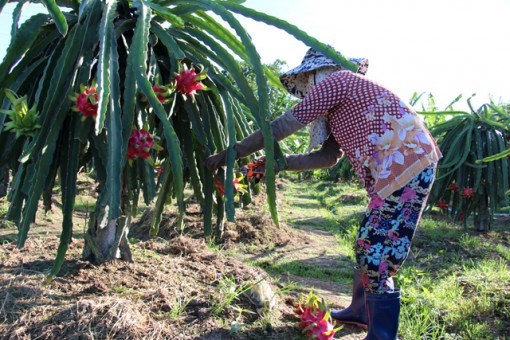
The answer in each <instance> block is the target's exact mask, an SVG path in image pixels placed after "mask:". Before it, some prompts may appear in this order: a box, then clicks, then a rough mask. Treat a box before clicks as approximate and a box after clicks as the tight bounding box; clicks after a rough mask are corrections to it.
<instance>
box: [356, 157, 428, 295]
mask: <svg viewBox="0 0 510 340" xmlns="http://www.w3.org/2000/svg"><path fill="white" fill-rule="evenodd" d="M435 170H436V166H435V165H431V166H429V167H428V168H426V169H425V170H423V171H422V172H421V173H420V174H418V175H417V176H416V177H415V178H413V179H412V180H411V181H410V182H409V183H408V184H407V185H406V186H405V187H403V188H402V189H399V190H397V191H395V192H394V193H393V194H392V195H390V196H389V197H388V198H387V199H385V200H382V199H380V198H379V197H378V196H377V195H374V196H373V197H372V200H371V201H370V204H369V205H368V209H367V211H366V213H365V217H364V218H363V221H362V222H361V226H360V229H359V231H358V234H357V239H356V245H355V253H356V260H357V264H358V267H359V269H360V271H361V276H362V279H363V285H364V286H365V290H366V291H367V292H369V293H385V292H391V291H392V290H393V282H392V279H391V277H392V276H393V275H395V274H396V273H397V271H398V269H399V268H400V266H401V265H402V263H404V261H405V259H406V258H407V255H408V253H409V248H410V246H411V241H412V239H413V236H414V232H415V230H416V226H417V225H418V222H419V220H420V217H421V214H422V212H423V209H424V208H425V204H426V203H427V198H428V195H429V192H430V188H431V187H432V183H433V182H434V178H435Z"/></svg>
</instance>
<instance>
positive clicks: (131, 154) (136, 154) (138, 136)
mask: <svg viewBox="0 0 510 340" xmlns="http://www.w3.org/2000/svg"><path fill="white" fill-rule="evenodd" d="M154 145H155V144H154V139H153V138H152V136H151V135H150V134H149V133H148V132H147V131H145V130H144V129H140V130H137V129H132V130H131V137H129V141H128V150H127V154H128V159H129V160H131V161H132V160H135V159H137V158H143V159H148V158H149V157H150V151H151V150H152V149H153V147H154Z"/></svg>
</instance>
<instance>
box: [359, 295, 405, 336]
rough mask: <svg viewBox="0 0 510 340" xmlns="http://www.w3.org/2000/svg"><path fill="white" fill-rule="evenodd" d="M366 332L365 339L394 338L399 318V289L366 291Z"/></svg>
mask: <svg viewBox="0 0 510 340" xmlns="http://www.w3.org/2000/svg"><path fill="white" fill-rule="evenodd" d="M365 300H366V302H367V304H366V308H367V315H368V334H367V337H366V338H365V340H396V339H397V333H398V323H399V319H400V290H396V291H395V292H393V293H383V294H372V293H366V294H365Z"/></svg>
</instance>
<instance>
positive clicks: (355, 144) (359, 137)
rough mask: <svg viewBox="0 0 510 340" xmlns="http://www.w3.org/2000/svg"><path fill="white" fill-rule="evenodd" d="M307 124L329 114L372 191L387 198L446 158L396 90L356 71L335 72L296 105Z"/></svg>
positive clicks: (296, 112)
mask: <svg viewBox="0 0 510 340" xmlns="http://www.w3.org/2000/svg"><path fill="white" fill-rule="evenodd" d="M293 115H294V117H296V119H297V120H298V121H300V122H301V123H303V124H308V123H310V122H311V121H313V120H315V119H316V118H317V117H319V116H322V115H325V116H327V117H328V120H329V124H330V126H331V133H332V134H333V136H334V137H335V139H336V141H337V142H338V144H339V145H340V148H341V149H342V150H343V151H344V152H345V154H346V156H347V157H348V159H349V161H350V163H351V165H352V166H353V168H354V169H355V171H356V173H357V174H358V176H359V177H360V178H361V180H362V181H363V182H364V183H365V188H366V190H367V192H368V194H369V195H370V196H372V195H374V194H377V195H378V196H379V197H380V198H382V199H385V198H387V197H388V196H389V195H391V194H392V193H393V192H394V191H396V190H398V189H400V188H402V187H403V186H405V185H406V184H407V183H408V182H409V181H410V180H411V179H413V178H414V177H415V176H416V175H418V174H419V173H420V172H421V171H423V170H424V169H425V168H426V167H428V166H429V165H431V164H432V163H435V162H437V161H438V160H439V159H440V158H441V152H440V151H439V148H438V147H437V145H436V142H435V141H434V139H433V138H432V136H431V135H430V133H429V131H428V130H427V128H426V127H425V125H424V124H423V122H422V121H421V120H420V118H419V117H418V116H417V114H416V113H415V112H414V110H413V109H412V108H411V107H410V106H409V105H407V104H406V103H404V102H403V101H402V100H400V98H398V97H397V96H396V95H395V94H393V93H392V92H391V91H389V90H387V89H386V88H384V87H382V86H381V85H379V84H377V83H376V82H374V81H372V80H369V79H367V78H366V77H364V76H362V75H359V74H355V73H352V72H350V71H339V72H335V73H333V74H332V75H331V76H329V77H328V78H327V79H325V80H323V81H322V82H320V83H319V84H317V85H316V86H315V87H314V88H313V89H312V90H311V91H310V92H309V93H308V95H307V96H306V97H305V99H304V100H303V101H302V102H300V103H299V104H298V105H296V106H295V107H294V109H293Z"/></svg>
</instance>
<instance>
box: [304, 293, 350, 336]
mask: <svg viewBox="0 0 510 340" xmlns="http://www.w3.org/2000/svg"><path fill="white" fill-rule="evenodd" d="M295 312H296V314H297V315H298V317H299V320H300V321H299V327H301V328H303V333H305V334H306V336H307V338H308V339H315V340H332V339H333V338H334V336H335V333H336V332H338V331H339V330H340V329H341V328H342V326H340V327H338V328H334V326H333V320H332V318H331V315H330V314H329V308H328V306H327V305H326V303H325V302H324V300H321V301H319V298H318V297H317V296H316V295H315V294H313V292H310V293H309V294H308V296H307V297H306V299H304V298H303V297H301V300H300V301H299V302H298V303H297V304H296V309H295Z"/></svg>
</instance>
